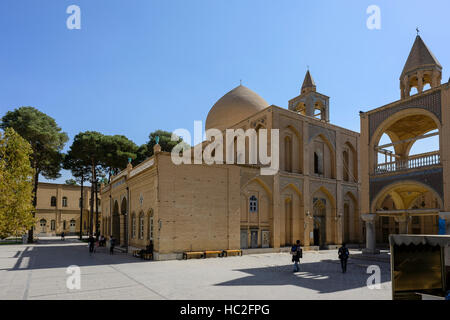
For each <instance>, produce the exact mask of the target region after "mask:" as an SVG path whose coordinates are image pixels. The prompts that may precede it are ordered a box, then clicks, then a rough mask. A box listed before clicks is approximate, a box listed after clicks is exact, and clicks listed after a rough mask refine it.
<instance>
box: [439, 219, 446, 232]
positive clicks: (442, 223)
mask: <svg viewBox="0 0 450 320" xmlns="http://www.w3.org/2000/svg"><path fill="white" fill-rule="evenodd" d="M446 229H447V228H446V226H445V220H444V219H441V218H439V234H440V235H444V234H445V233H446V232H447V230H446Z"/></svg>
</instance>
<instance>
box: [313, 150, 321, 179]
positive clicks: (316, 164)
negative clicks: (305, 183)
mask: <svg viewBox="0 0 450 320" xmlns="http://www.w3.org/2000/svg"><path fill="white" fill-rule="evenodd" d="M314 173H315V174H320V169H319V155H318V154H317V153H316V152H314Z"/></svg>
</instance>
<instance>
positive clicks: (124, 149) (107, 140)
mask: <svg viewBox="0 0 450 320" xmlns="http://www.w3.org/2000/svg"><path fill="white" fill-rule="evenodd" d="M102 147H103V159H102V166H103V168H104V170H105V172H107V173H108V182H109V181H110V180H111V176H112V175H113V174H116V173H117V172H118V171H120V170H122V169H125V168H126V166H127V163H128V159H135V158H136V153H137V151H138V146H137V145H136V144H135V143H134V142H133V141H131V140H129V139H128V138H127V137H125V136H121V135H114V136H104V137H103V141H102Z"/></svg>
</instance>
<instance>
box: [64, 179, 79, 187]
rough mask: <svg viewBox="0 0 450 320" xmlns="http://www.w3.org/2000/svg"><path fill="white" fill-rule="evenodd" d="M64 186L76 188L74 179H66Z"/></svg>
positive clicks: (76, 183)
mask: <svg viewBox="0 0 450 320" xmlns="http://www.w3.org/2000/svg"><path fill="white" fill-rule="evenodd" d="M66 184H67V185H69V186H77V185H78V182H77V180H75V179H67V180H66Z"/></svg>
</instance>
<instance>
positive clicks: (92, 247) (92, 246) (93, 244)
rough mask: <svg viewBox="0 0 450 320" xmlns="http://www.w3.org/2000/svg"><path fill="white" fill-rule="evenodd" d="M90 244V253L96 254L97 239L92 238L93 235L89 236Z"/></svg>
mask: <svg viewBox="0 0 450 320" xmlns="http://www.w3.org/2000/svg"><path fill="white" fill-rule="evenodd" d="M88 244H89V253H92V252H94V246H95V238H94V237H93V236H92V234H90V235H89V239H88Z"/></svg>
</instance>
